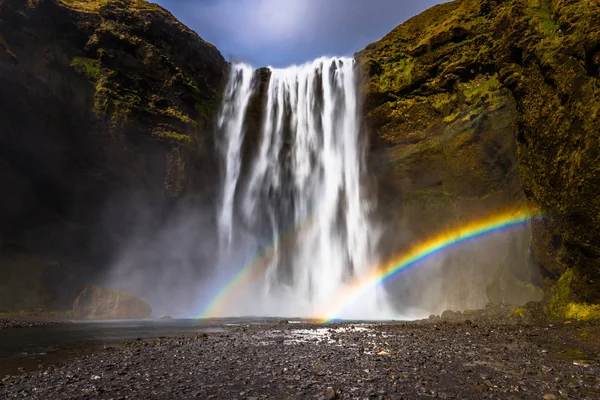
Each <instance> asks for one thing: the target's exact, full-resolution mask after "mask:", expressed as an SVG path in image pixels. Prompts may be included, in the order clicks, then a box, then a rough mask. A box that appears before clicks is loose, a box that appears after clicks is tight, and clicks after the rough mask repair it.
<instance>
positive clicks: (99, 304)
mask: <svg viewBox="0 0 600 400" xmlns="http://www.w3.org/2000/svg"><path fill="white" fill-rule="evenodd" d="M150 313H152V309H151V308H150V306H149V305H148V303H146V302H145V301H143V300H142V299H140V298H138V297H136V296H134V295H132V294H129V293H125V292H120V291H117V290H111V289H104V288H100V287H97V286H87V287H86V288H85V289H84V290H83V292H81V293H80V294H79V296H77V298H76V299H75V301H74V302H73V318H76V319H141V318H148V317H149V316H150Z"/></svg>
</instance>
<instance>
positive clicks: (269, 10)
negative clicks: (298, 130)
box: [153, 0, 442, 67]
mask: <svg viewBox="0 0 600 400" xmlns="http://www.w3.org/2000/svg"><path fill="white" fill-rule="evenodd" d="M153 1H154V2H156V3H158V4H160V5H162V6H163V7H165V8H166V9H168V10H169V11H171V13H173V15H175V17H177V18H178V19H179V20H180V21H182V22H183V23H184V24H186V25H187V26H189V27H190V28H192V29H193V30H195V31H196V32H197V33H198V34H199V35H200V37H202V38H203V39H204V40H206V41H208V42H210V43H212V44H214V45H215V46H217V47H218V48H219V50H220V51H221V53H222V54H223V55H224V56H225V57H226V58H227V59H228V60H239V61H244V62H248V63H251V64H253V65H254V66H256V67H259V66H275V67H284V66H287V65H291V64H299V63H303V62H306V61H310V60H312V59H314V58H316V57H319V56H322V55H340V56H343V55H352V54H353V53H354V52H356V51H358V50H361V49H363V48H364V47H365V46H366V45H367V44H369V43H372V42H374V41H377V40H379V39H380V38H381V37H383V36H384V35H385V34H386V33H388V32H389V31H391V30H392V29H394V28H395V27H396V26H397V25H399V24H400V23H402V22H403V21H405V20H406V19H408V18H410V17H412V16H413V15H416V14H418V13H420V12H422V11H424V10H425V9H427V8H429V7H431V6H432V5H434V4H437V3H441V2H442V1H439V0H438V1H435V0H421V1H416V0H153Z"/></svg>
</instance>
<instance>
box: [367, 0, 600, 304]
mask: <svg viewBox="0 0 600 400" xmlns="http://www.w3.org/2000/svg"><path fill="white" fill-rule="evenodd" d="M357 57H358V59H359V61H360V62H361V65H362V69H363V75H364V76H365V78H364V80H363V89H364V92H365V95H366V100H365V112H366V115H367V127H368V130H369V132H370V133H371V136H370V137H371V157H370V159H371V161H370V163H371V165H372V166H373V168H374V169H376V170H377V169H379V170H380V171H381V172H380V176H379V178H378V180H377V181H378V182H377V183H378V187H379V192H380V198H381V201H380V208H381V209H383V211H384V212H387V213H388V214H389V218H388V219H393V218H395V219H396V222H395V223H391V224H390V226H391V228H390V232H394V231H395V232H398V231H402V228H404V230H405V231H410V232H411V234H413V235H414V236H417V237H418V236H420V235H425V234H426V232H427V231H429V230H431V229H434V230H440V229H443V228H445V227H448V226H451V225H453V224H457V223H459V221H460V220H461V219H464V218H465V217H467V216H468V217H472V216H477V215H479V214H485V213H490V212H493V211H494V210H496V209H503V208H506V207H514V206H524V205H526V204H528V205H529V206H530V207H536V208H537V207H539V208H540V209H541V210H542V211H543V213H544V215H545V216H546V217H545V218H544V219H543V220H542V221H538V222H535V223H533V224H532V228H531V229H532V253H533V257H534V260H535V261H536V262H537V263H539V265H541V267H542V270H543V272H544V274H545V275H547V276H548V277H550V278H551V279H554V280H555V281H556V280H558V278H559V277H560V276H561V274H562V273H563V272H564V271H566V270H567V269H571V270H572V271H573V279H572V280H571V285H573V286H574V287H577V290H576V293H578V296H579V297H580V299H581V300H585V301H599V300H600V285H599V283H600V160H599V157H600V152H599V140H600V80H599V73H600V7H599V5H598V2H597V1H594V0H580V1H572V0H571V1H567V0H540V1H536V0H504V1H501V0H457V1H453V2H450V3H445V4H441V5H438V6H435V7H433V8H431V9H429V10H427V11H426V12H424V13H423V14H421V15H418V16H416V17H414V18H412V19H410V20H409V21H407V22H406V23H404V24H403V25H401V26H399V27H398V28H396V29H395V30H394V31H392V32H391V33H390V34H388V35H387V36H386V37H384V38H383V39H382V40H380V41H379V42H377V43H374V44H372V45H370V46H368V47H367V48H366V49H365V50H364V51H362V52H360V53H359V54H358V55H357ZM399 209H401V210H403V211H402V213H401V214H400V215H397V214H395V211H396V210H399ZM389 236H394V235H389ZM395 237H396V241H397V242H396V243H392V244H390V247H397V246H399V245H400V246H401V245H402V240H403V238H398V235H395ZM521 269H522V268H521ZM513 273H514V274H517V277H518V278H520V279H524V280H527V278H528V276H527V275H531V273H530V272H528V271H521V272H519V271H518V270H516V271H513ZM519 274H520V276H519ZM530 278H535V277H532V276H530ZM534 280H535V279H534ZM537 280H538V283H540V282H539V281H540V279H539V277H538V279H537Z"/></svg>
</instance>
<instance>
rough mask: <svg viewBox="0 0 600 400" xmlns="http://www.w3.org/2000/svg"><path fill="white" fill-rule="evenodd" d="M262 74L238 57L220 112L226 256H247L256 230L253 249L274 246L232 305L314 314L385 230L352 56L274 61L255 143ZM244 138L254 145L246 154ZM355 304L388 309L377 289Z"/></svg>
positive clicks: (258, 311) (363, 266)
mask: <svg viewBox="0 0 600 400" xmlns="http://www.w3.org/2000/svg"><path fill="white" fill-rule="evenodd" d="M258 77H259V75H258V74H255V73H254V71H253V70H252V68H250V67H248V66H245V65H234V66H233V67H232V72H231V78H230V81H229V84H228V88H227V91H226V95H225V100H224V105H223V111H222V115H221V118H220V121H219V127H220V130H219V135H220V137H219V138H220V140H221V142H222V156H223V159H224V165H225V173H224V181H223V198H222V203H221V208H220V213H219V229H220V237H221V240H222V242H223V244H224V246H222V254H221V258H222V260H224V264H227V260H239V254H237V252H239V249H241V248H247V247H245V246H242V245H241V243H242V242H245V243H247V242H248V241H249V238H252V241H253V242H254V243H258V245H256V246H257V247H258V248H255V249H253V250H254V251H259V250H260V247H261V246H265V245H269V246H272V248H271V250H272V251H271V254H270V258H269V260H268V265H267V267H266V270H265V271H264V273H263V274H261V276H260V279H259V280H258V283H257V285H258V288H256V287H254V288H253V289H252V290H251V291H250V292H249V294H248V296H251V297H250V298H248V299H247V301H241V302H238V304H233V305H230V308H231V309H230V310H228V312H230V313H231V315H241V314H245V315H249V314H252V315H271V316H275V315H277V316H311V315H314V313H315V312H318V311H319V310H320V309H323V308H324V307H325V306H327V304H328V302H330V301H331V299H332V298H333V296H334V295H335V294H336V292H337V291H338V290H340V289H341V288H342V287H343V285H344V283H345V282H347V281H348V280H350V279H351V278H354V277H356V276H360V274H361V273H364V272H365V271H366V270H367V269H368V268H372V267H373V266H374V264H375V261H376V260H374V257H373V254H372V247H373V246H372V245H373V241H375V240H376V236H377V233H376V230H375V229H373V227H372V226H371V225H372V224H370V223H369V215H368V214H369V205H368V202H367V200H366V198H365V194H364V193H363V190H362V188H361V178H362V174H363V172H364V168H363V165H364V163H363V148H362V147H363V146H362V145H361V140H360V137H359V126H360V117H359V114H360V113H359V109H358V96H357V78H356V74H355V66H354V60H353V59H351V58H321V59H318V60H315V61H314V62H312V63H308V64H305V65H302V66H293V67H290V68H286V69H271V70H270V78H269V82H268V88H267V89H266V94H265V93H264V91H263V92H262V93H263V96H262V97H263V98H262V100H263V101H264V110H263V115H262V127H261V128H260V133H259V134H258V135H253V137H258V141H257V143H249V142H251V141H249V140H246V141H245V140H244V138H245V136H246V133H247V132H246V129H249V128H248V124H247V119H248V117H247V110H248V105H249V103H250V102H251V101H253V100H252V99H253V96H254V95H256V94H259V93H261V85H260V82H259V81H258ZM264 97H266V98H264ZM256 98H257V99H258V98H260V96H256ZM256 101H259V100H256ZM244 146H254V147H255V148H253V151H251V152H249V153H250V154H251V157H247V158H249V159H247V160H246V159H244V157H243V154H246V153H248V152H245V151H244V148H245V147H244ZM290 236H291V237H292V238H291V239H290ZM283 237H286V241H285V245H284V241H283V240H281V238H283ZM237 242H239V243H237ZM290 242H291V244H290ZM234 255H237V256H236V257H234ZM257 290H258V291H257ZM258 294H260V295H258ZM354 310H355V313H353V315H348V317H358V318H366V317H370V318H374V317H377V316H380V317H384V316H386V317H387V316H389V315H390V314H389V313H388V309H387V307H386V303H385V301H384V300H383V298H379V297H378V296H376V295H375V294H373V295H372V296H369V299H364V301H361V307H356V308H355V309H354ZM367 313H368V314H367Z"/></svg>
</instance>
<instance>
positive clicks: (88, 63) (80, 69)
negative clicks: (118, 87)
mask: <svg viewBox="0 0 600 400" xmlns="http://www.w3.org/2000/svg"><path fill="white" fill-rule="evenodd" d="M71 67H73V68H75V70H76V71H77V73H79V74H81V75H83V76H85V77H86V78H87V79H89V80H91V81H96V80H98V78H99V77H100V61H99V60H94V59H91V58H83V57H75V58H73V60H72V61H71Z"/></svg>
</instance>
